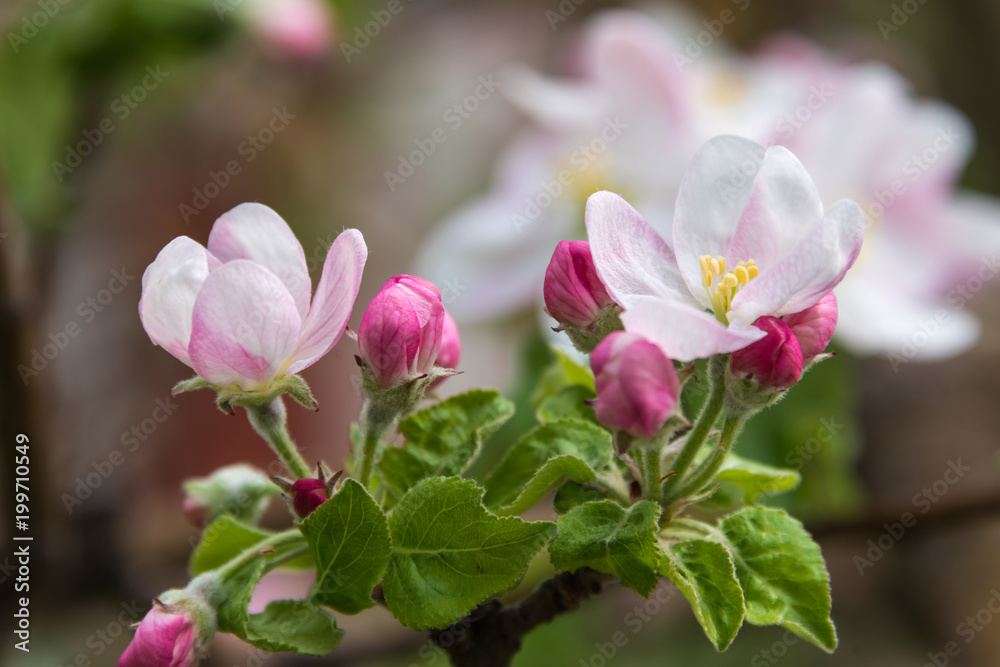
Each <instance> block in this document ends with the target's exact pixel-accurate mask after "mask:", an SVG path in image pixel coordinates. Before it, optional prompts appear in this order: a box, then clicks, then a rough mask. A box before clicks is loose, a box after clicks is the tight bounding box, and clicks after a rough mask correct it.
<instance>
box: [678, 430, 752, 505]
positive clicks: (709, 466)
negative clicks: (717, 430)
mask: <svg viewBox="0 0 1000 667" xmlns="http://www.w3.org/2000/svg"><path fill="white" fill-rule="evenodd" d="M744 421H746V416H745V414H743V413H739V414H729V415H726V420H725V422H724V423H723V425H722V436H721V437H720V438H719V444H718V446H716V448H715V451H713V452H712V453H711V454H710V455H709V456H708V458H706V459H705V460H704V461H703V462H702V464H701V465H700V466H698V468H696V469H695V470H693V471H692V472H691V474H690V475H688V476H687V478H686V479H685V480H684V483H683V484H682V485H681V488H680V489H679V490H678V491H677V492H676V493H673V494H671V495H670V498H669V500H670V502H673V501H675V500H679V499H681V498H687V497H688V496H691V495H692V494H695V493H698V491H700V490H701V489H703V488H704V487H705V485H706V484H708V483H709V482H711V481H712V479H713V478H714V477H715V475H716V473H718V472H719V468H721V467H722V464H723V463H725V461H726V457H727V456H729V452H730V450H731V449H732V448H733V443H735V442H736V436H738V435H739V433H740V430H741V429H742V428H743V422H744Z"/></svg>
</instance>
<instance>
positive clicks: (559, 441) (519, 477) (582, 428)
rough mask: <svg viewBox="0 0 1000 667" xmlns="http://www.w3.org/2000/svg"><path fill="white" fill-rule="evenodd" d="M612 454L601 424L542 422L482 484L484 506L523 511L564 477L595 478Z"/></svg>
mask: <svg viewBox="0 0 1000 667" xmlns="http://www.w3.org/2000/svg"><path fill="white" fill-rule="evenodd" d="M613 453H614V449H613V447H612V444H611V434H610V433H608V431H606V430H605V429H603V428H601V427H599V426H596V425H594V424H591V423H588V422H585V421H580V420H560V421H555V422H549V423H547V424H543V425H541V426H539V427H538V428H536V429H534V430H533V431H531V432H530V433H528V434H527V435H526V436H524V438H522V439H521V441H520V442H518V443H517V444H516V445H514V447H513V448H512V449H511V450H510V452H509V453H508V454H507V457H506V458H504V460H503V461H502V462H501V463H500V465H499V466H497V468H496V470H494V471H493V474H492V475H490V477H489V479H487V480H486V484H485V486H486V496H485V498H484V502H485V503H486V506H487V507H490V508H497V507H504V506H511V505H513V504H515V503H516V504H517V505H518V506H524V509H527V508H528V507H531V506H532V505H534V504H535V503H536V502H538V501H539V500H541V498H542V497H543V496H544V495H545V494H546V493H548V492H549V491H550V490H552V489H554V488H555V487H556V486H558V485H559V484H560V483H562V481H563V480H564V479H565V478H566V477H570V478H571V479H573V480H575V481H577V482H589V481H590V480H592V479H594V477H595V471H599V470H601V469H603V468H605V467H606V466H607V465H608V463H609V462H610V461H611V457H612V455H613ZM557 458H558V459H560V460H558V461H556V460H555V459H557ZM532 499H534V502H530V501H531V500H532ZM528 502H530V504H527V505H526V503H528ZM521 511H523V510H521Z"/></svg>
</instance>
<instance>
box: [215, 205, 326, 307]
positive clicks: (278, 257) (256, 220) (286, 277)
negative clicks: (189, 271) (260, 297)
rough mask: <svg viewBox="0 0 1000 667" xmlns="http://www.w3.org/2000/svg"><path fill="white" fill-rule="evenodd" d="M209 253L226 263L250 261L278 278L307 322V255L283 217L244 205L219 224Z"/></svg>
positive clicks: (308, 292)
mask: <svg viewBox="0 0 1000 667" xmlns="http://www.w3.org/2000/svg"><path fill="white" fill-rule="evenodd" d="M208 250H209V252H211V253H212V254H213V255H215V256H216V257H218V258H219V259H220V260H221V261H223V262H231V261H233V260H235V259H248V260H250V261H251V262H255V263H256V264H260V265H261V266H263V267H264V268H265V269H268V270H269V271H270V272H271V273H273V274H274V275H276V276H278V278H279V279H281V282H283V283H284V284H285V287H286V289H287V291H288V293H289V294H291V295H292V299H294V301H295V307H296V309H297V310H298V311H299V318H300V319H305V317H306V315H307V314H308V313H309V297H310V293H311V291H312V282H311V281H310V280H309V269H308V268H306V255H305V253H304V252H303V251H302V244H301V243H299V240H298V239H297V238H295V234H293V233H292V230H291V229H290V228H289V227H288V224H287V223H286V222H285V221H284V220H283V219H282V218H281V216H280V215H278V214H277V213H275V212H274V211H272V210H271V209H270V208H268V207H267V206H264V205H263V204H256V203H248V204H240V205H239V206H237V207H236V208H234V209H232V210H231V211H229V212H228V213H224V214H222V215H221V216H220V217H219V219H218V220H216V221H215V224H214V225H213V226H212V232H211V233H210V234H209V235H208Z"/></svg>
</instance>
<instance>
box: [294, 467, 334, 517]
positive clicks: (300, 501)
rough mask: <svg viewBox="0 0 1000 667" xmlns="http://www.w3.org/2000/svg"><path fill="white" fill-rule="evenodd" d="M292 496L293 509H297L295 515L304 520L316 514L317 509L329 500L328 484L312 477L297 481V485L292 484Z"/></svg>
mask: <svg viewBox="0 0 1000 667" xmlns="http://www.w3.org/2000/svg"><path fill="white" fill-rule="evenodd" d="M291 496H292V507H294V508H295V513H296V514H298V515H299V516H300V517H302V518H305V517H307V516H309V515H310V514H312V513H313V512H315V511H316V508H317V507H319V506H320V505H322V504H323V503H325V502H326V501H327V500H328V498H327V495H326V484H325V483H324V482H323V481H322V480H319V479H315V478H312V477H310V478H305V479H297V480H295V483H294V484H292V491H291Z"/></svg>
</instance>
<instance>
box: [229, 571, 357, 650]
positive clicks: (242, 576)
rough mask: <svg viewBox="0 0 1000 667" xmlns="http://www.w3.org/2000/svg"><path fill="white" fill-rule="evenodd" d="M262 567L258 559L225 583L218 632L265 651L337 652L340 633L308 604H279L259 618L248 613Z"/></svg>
mask: <svg viewBox="0 0 1000 667" xmlns="http://www.w3.org/2000/svg"><path fill="white" fill-rule="evenodd" d="M264 563H265V560H264V559H263V558H261V559H258V560H256V561H254V562H253V563H251V564H250V565H248V566H246V567H244V568H243V569H242V570H240V571H239V572H237V573H236V574H235V575H234V576H233V577H231V578H229V579H227V580H226V581H225V587H226V588H225V591H224V598H223V602H222V604H221V605H220V606H219V609H218V613H219V616H218V618H219V630H221V631H223V632H229V633H231V634H234V635H236V636H237V637H239V638H240V639H242V640H244V641H246V642H249V643H250V644H253V645H254V646H256V647H257V648H259V649H263V650H265V651H288V652H291V653H298V654H299V655H326V654H327V653H329V652H330V651H332V650H333V649H334V648H336V646H337V644H338V643H339V642H340V638H341V637H342V636H343V634H344V633H343V631H342V630H340V629H339V628H337V624H336V622H335V621H334V619H333V617H332V616H330V614H328V613H327V612H326V611H324V610H323V609H322V608H321V607H319V606H318V605H316V604H314V603H312V602H310V601H308V600H279V601H276V602H272V603H271V604H269V605H268V606H267V607H266V608H265V609H264V611H263V612H262V613H260V614H253V615H250V614H248V613H247V605H249V604H250V598H251V597H252V596H253V589H254V588H255V587H256V586H257V582H259V581H260V578H261V576H262V575H263V573H264Z"/></svg>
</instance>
